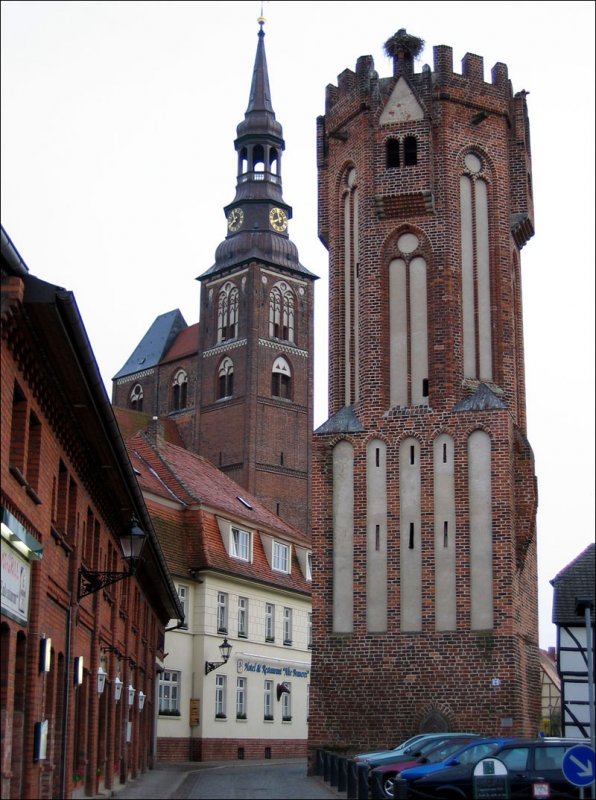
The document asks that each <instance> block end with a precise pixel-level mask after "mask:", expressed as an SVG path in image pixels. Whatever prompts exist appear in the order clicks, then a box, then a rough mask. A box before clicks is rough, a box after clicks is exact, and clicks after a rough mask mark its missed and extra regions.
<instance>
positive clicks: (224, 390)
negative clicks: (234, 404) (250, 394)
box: [217, 356, 234, 400]
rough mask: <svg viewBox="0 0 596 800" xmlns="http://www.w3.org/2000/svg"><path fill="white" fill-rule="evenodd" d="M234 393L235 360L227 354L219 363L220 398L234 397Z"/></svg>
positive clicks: (218, 396)
mask: <svg viewBox="0 0 596 800" xmlns="http://www.w3.org/2000/svg"><path fill="white" fill-rule="evenodd" d="M233 394H234V362H233V361H232V359H231V358H229V357H228V356H226V357H225V358H224V359H223V360H222V362H221V364H220V365H219V371H218V391H217V398H218V400H223V399H224V397H232V395H233Z"/></svg>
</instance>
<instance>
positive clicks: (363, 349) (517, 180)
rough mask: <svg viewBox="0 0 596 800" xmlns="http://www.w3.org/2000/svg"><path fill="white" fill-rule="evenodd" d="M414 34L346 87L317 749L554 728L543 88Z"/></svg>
mask: <svg viewBox="0 0 596 800" xmlns="http://www.w3.org/2000/svg"><path fill="white" fill-rule="evenodd" d="M423 44H424V43H423V42H422V41H421V40H419V39H417V38H416V37H414V36H411V35H409V34H408V33H406V31H405V30H403V29H402V30H400V31H398V32H397V33H396V34H395V35H394V36H392V37H391V38H390V39H389V40H388V42H387V43H386V45H385V49H386V52H387V55H388V56H390V57H391V58H392V59H393V75H392V76H391V77H388V78H379V76H378V74H377V72H376V71H375V69H374V63H373V59H372V57H371V56H362V57H361V58H359V59H358V61H357V64H356V71H355V72H352V71H351V70H349V69H346V70H344V72H342V73H341V75H339V77H338V85H337V86H333V85H330V86H328V87H327V91H326V105H325V115H324V116H322V117H320V118H319V119H318V128H317V131H318V132H317V153H318V155H317V157H318V169H319V186H318V188H319V235H320V238H321V240H322V241H323V243H324V244H325V246H326V247H327V248H328V251H329V275H330V292H329V295H330V318H329V320H330V340H329V365H330V367H329V411H330V415H331V416H330V418H329V419H328V420H327V422H325V423H324V424H323V425H322V426H321V427H320V428H319V429H318V430H317V431H315V436H314V444H313V474H312V497H313V502H312V518H313V558H314V575H313V612H314V638H313V674H312V684H311V707H310V720H309V727H310V734H309V747H310V749H311V754H312V752H313V748H316V747H325V746H342V745H345V746H351V747H357V748H359V749H372V748H374V747H376V746H381V745H386V744H388V743H390V742H397V741H399V740H401V739H405V738H406V737H407V736H409V735H411V734H414V733H416V732H420V731H429V730H469V731H478V732H480V733H487V734H488V733H490V734H503V735H515V734H517V735H519V734H524V735H528V734H532V735H534V734H536V732H537V731H538V725H539V716H540V704H539V697H540V682H539V651H538V621H537V573H536V540H535V515H536V504H537V494H536V480H535V475H534V463H533V455H532V450H531V448H530V445H529V443H528V440H527V438H526V412H525V387H524V356H523V335H522V304H521V279H520V250H521V248H522V247H523V246H524V244H526V242H527V241H528V239H529V238H530V237H531V236H532V235H533V232H534V229H533V202H532V188H531V157H530V140H529V127H528V117H527V109H526V99H525V92H523V91H522V92H519V93H517V94H515V95H514V94H513V92H512V88H511V84H510V82H509V80H508V76H507V67H506V66H505V65H504V64H501V63H498V64H496V65H495V67H494V68H493V70H492V79H491V81H490V82H485V81H484V75H483V61H482V58H480V57H479V56H476V55H472V54H467V55H466V56H465V58H464V59H463V63H462V73H461V74H457V73H455V72H454V71H453V63H452V50H451V48H449V47H446V46H440V47H435V49H434V68H433V70H431V69H430V67H428V66H424V67H423V69H422V71H421V72H415V70H414V59H415V57H416V56H417V54H418V52H419V51H420V50H421V49H422V47H423Z"/></svg>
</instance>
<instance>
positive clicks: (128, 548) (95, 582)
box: [78, 516, 147, 600]
mask: <svg viewBox="0 0 596 800" xmlns="http://www.w3.org/2000/svg"><path fill="white" fill-rule="evenodd" d="M146 540H147V534H146V533H145V531H144V530H142V529H141V528H139V523H138V520H137V518H136V517H135V516H133V517H132V518H131V520H130V524H129V527H128V530H127V531H126V533H124V534H122V536H121V537H120V547H121V548H122V555H123V557H124V560H125V561H126V563H127V564H128V571H126V572H93V571H91V570H88V569H86V568H85V567H83V566H81V568H80V569H79V592H78V599H79V600H80V599H81V597H85V595H87V594H94V593H95V592H98V591H99V590H100V589H103V588H104V586H109V585H110V584H112V583H116V582H117V581H121V580H123V578H130V577H132V576H133V575H135V573H136V571H137V567H138V565H139V561H140V560H141V551H142V550H143V546H144V544H145V542H146Z"/></svg>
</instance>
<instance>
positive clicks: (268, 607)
mask: <svg viewBox="0 0 596 800" xmlns="http://www.w3.org/2000/svg"><path fill="white" fill-rule="evenodd" d="M265 641H266V642H274V641H275V605H274V604H273V603H265Z"/></svg>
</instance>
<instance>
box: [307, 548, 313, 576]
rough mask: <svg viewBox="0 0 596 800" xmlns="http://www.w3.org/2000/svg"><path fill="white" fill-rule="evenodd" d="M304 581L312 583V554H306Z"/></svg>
mask: <svg viewBox="0 0 596 800" xmlns="http://www.w3.org/2000/svg"><path fill="white" fill-rule="evenodd" d="M306 580H307V581H312V552H311V551H310V550H309V551H308V553H307V554H306Z"/></svg>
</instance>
